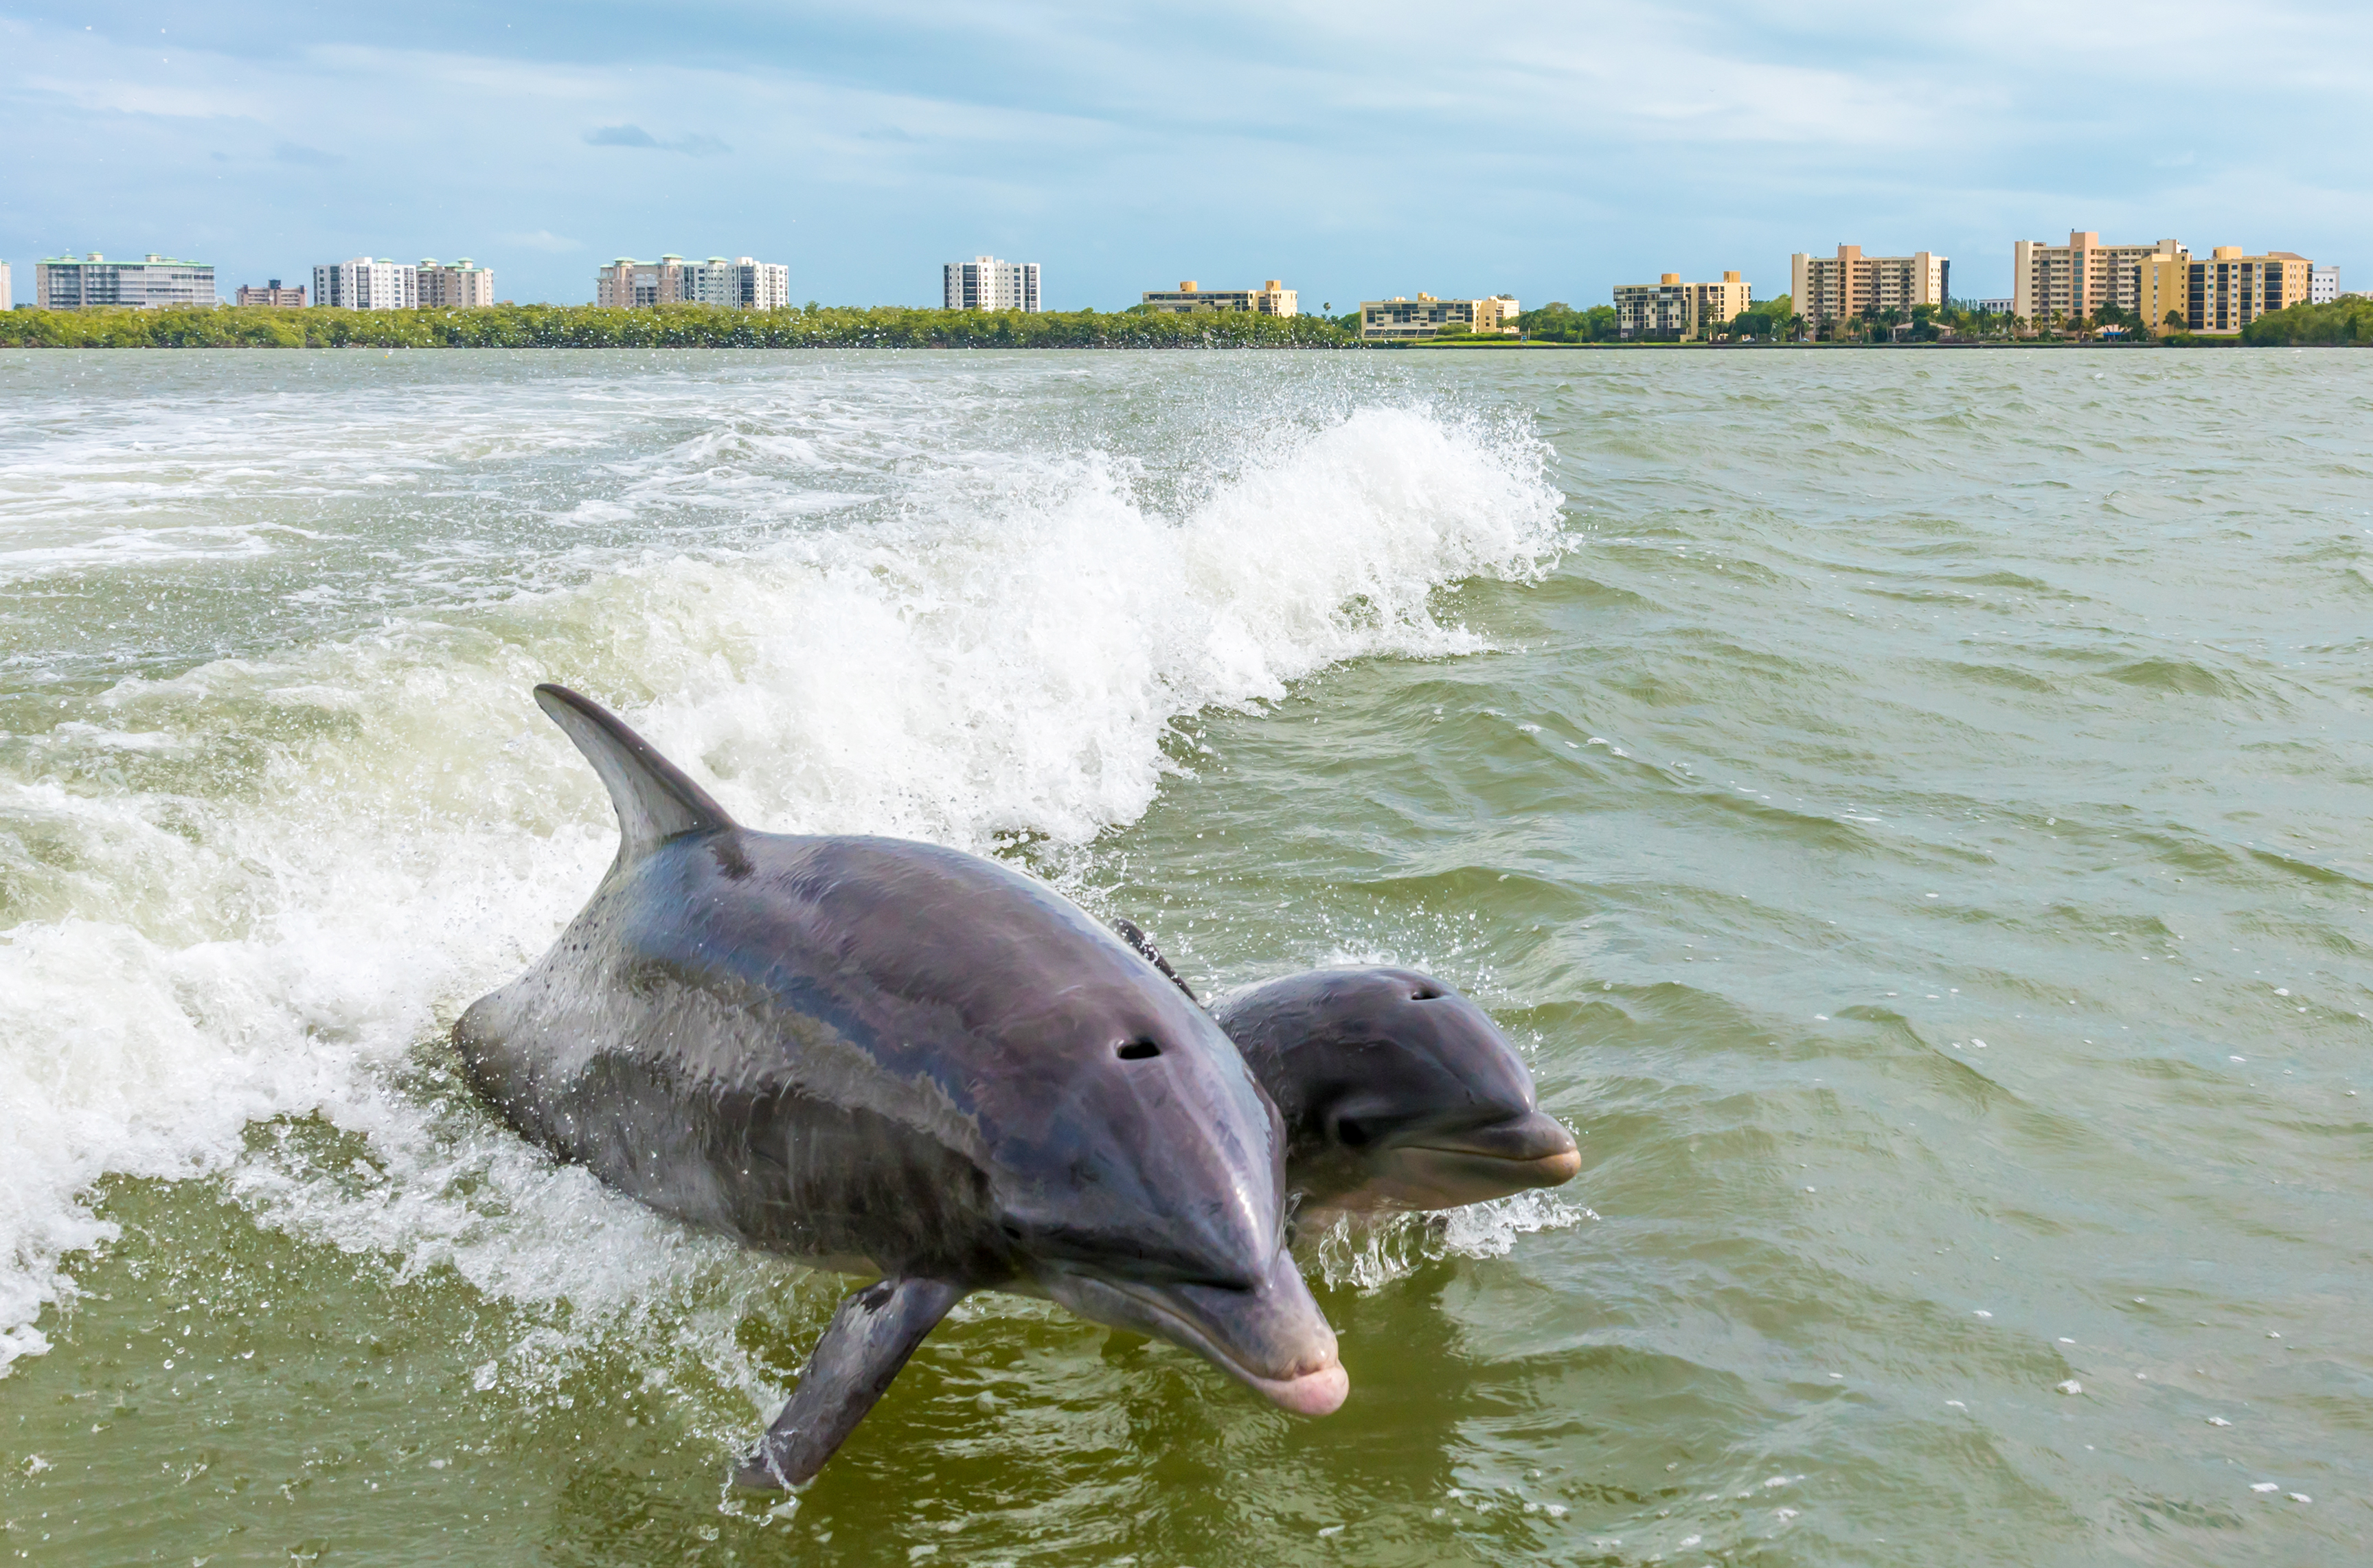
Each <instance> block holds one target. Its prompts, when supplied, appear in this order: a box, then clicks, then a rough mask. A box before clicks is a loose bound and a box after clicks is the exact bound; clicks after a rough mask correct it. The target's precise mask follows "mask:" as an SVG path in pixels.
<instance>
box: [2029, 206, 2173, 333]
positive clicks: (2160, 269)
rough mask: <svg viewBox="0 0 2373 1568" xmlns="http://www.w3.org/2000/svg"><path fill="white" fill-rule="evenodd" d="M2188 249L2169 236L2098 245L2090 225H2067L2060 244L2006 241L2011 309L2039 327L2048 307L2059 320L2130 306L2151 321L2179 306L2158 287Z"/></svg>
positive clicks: (2049, 316) (2046, 318)
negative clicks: (2065, 236)
mask: <svg viewBox="0 0 2373 1568" xmlns="http://www.w3.org/2000/svg"><path fill="white" fill-rule="evenodd" d="M2191 255H2192V252H2189V251H2187V250H2185V249H2184V248H2183V246H2182V245H2181V244H2180V243H2178V242H2177V241H2175V240H2156V241H2154V242H2152V243H2151V244H2148V245H2104V244H2102V243H2101V237H2100V235H2099V234H2098V233H2096V232H2094V231H2093V230H2091V229H2084V228H2072V229H2070V230H2069V231H2068V243H2067V244H2065V245H2047V244H2045V243H2044V242H2043V241H2042V240H2016V241H2014V242H2013V243H2012V245H2011V274H2010V278H2011V313H2012V314H2013V315H2016V316H2020V317H2024V318H2025V319H2026V320H2027V321H2028V322H2032V323H2034V324H2035V325H2037V326H2041V325H2043V324H2044V323H2046V322H2050V321H2051V320H2052V313H2053V312H2054V311H2057V312H2059V314H2060V316H2061V317H2062V319H2063V320H2066V321H2075V320H2077V319H2078V318H2079V317H2084V318H2087V319H2089V318H2091V317H2092V316H2094V315H2095V314H2096V313H2097V312H2098V311H2099V310H2100V309H2101V308H2102V307H2103V306H2105V305H2115V306H2117V307H2118V308H2119V309H2120V310H2133V311H2135V312H2137V313H2139V314H2142V315H2144V316H2146V317H2148V318H2149V319H2150V320H2151V321H2153V322H2157V321H2159V320H2161V319H2162V318H2163V317H2164V316H2165V315H2166V313H2167V311H2168V310H2170V309H2178V308H2180V307H2179V305H2178V302H2177V300H2176V299H2175V298H2174V297H2173V295H2172V293H2171V292H2170V291H2169V290H2168V289H2167V288H2165V287H2161V286H2160V283H2159V280H2160V279H2161V278H2162V277H2172V276H2174V275H2176V274H2175V271H2174V270H2171V269H2174V268H2176V267H2177V265H2178V263H2185V262H2188V261H2189V260H2190V258H2191Z"/></svg>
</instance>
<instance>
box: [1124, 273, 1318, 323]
mask: <svg viewBox="0 0 2373 1568" xmlns="http://www.w3.org/2000/svg"><path fill="white" fill-rule="evenodd" d="M1298 298H1299V297H1298V296H1297V295H1296V293H1295V291H1294V290H1292V289H1291V288H1288V287H1286V286H1285V285H1284V284H1283V283H1281V282H1280V281H1279V280H1278V279H1276V278H1270V279H1269V280H1268V282H1266V283H1264V284H1262V285H1261V286H1260V287H1258V288H1204V287H1200V286H1199V285H1198V284H1197V283H1196V282H1195V281H1194V280H1193V279H1192V278H1189V279H1187V280H1186V282H1184V283H1182V284H1180V285H1179V286H1178V287H1176V288H1149V289H1147V290H1146V291H1145V294H1144V302H1145V303H1146V304H1148V305H1151V306H1152V307H1153V308H1154V309H1155V310H1168V311H1171V312H1174V313H1176V314H1181V315H1183V314H1185V313H1186V312H1187V311H1190V310H1253V311H1257V312H1258V313H1259V314H1261V315H1264V316H1293V315H1299V314H1300V313H1301V307H1300V305H1299V304H1298V303H1297V300H1298Z"/></svg>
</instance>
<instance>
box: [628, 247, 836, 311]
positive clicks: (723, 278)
mask: <svg viewBox="0 0 2373 1568" xmlns="http://www.w3.org/2000/svg"><path fill="white" fill-rule="evenodd" d="M593 302H594V303H595V304H597V305H609V306H614V307H616V308H619V309H623V310H632V309H636V308H638V307H644V306H651V305H721V306H724V307H725V308H726V309H728V310H784V309H786V308H788V307H789V304H790V302H791V269H790V268H789V266H787V265H785V264H784V263H780V262H761V261H756V260H754V259H752V258H751V257H748V256H739V257H736V258H734V259H732V260H731V261H729V260H727V259H726V258H725V257H723V256H711V257H709V258H708V259H707V261H705V262H687V261H685V260H684V258H683V257H682V256H679V255H677V254H676V253H675V252H672V251H670V252H667V253H665V254H664V255H662V256H660V259H659V260H658V261H656V262H638V261H636V260H635V259H634V258H633V257H631V256H620V257H618V258H617V259H616V260H614V261H613V262H612V263H610V264H609V265H608V266H606V267H603V268H602V270H601V272H599V273H598V274H596V275H594V279H593Z"/></svg>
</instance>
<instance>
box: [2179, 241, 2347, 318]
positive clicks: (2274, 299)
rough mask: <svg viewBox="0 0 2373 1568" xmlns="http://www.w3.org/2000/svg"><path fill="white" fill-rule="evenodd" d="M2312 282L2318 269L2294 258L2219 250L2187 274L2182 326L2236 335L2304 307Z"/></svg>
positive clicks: (2234, 248) (2227, 248)
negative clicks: (2261, 320)
mask: <svg viewBox="0 0 2373 1568" xmlns="http://www.w3.org/2000/svg"><path fill="white" fill-rule="evenodd" d="M2314 277H2315V263H2313V262H2311V261H2309V260H2308V259H2307V258H2306V257H2305V256H2302V255H2299V254H2297V252H2291V251H2269V252H2266V253H2265V254H2264V255H2262V256H2245V255H2243V254H2242V253H2241V247H2240V246H2239V245H2219V246H2217V247H2216V249H2215V250H2214V251H2211V252H2209V253H2208V259H2207V260H2206V261H2203V262H2192V263H2190V264H2189V265H2187V266H2186V267H2185V268H2184V290H2185V291H2184V302H2183V319H2184V325H2186V326H2187V327H2189V328H2191V329H2192V331H2193V332H2196V333H2227V334H2230V333H2238V332H2239V331H2240V330H2241V329H2242V328H2243V327H2246V326H2248V325H2249V324H2250V322H2254V321H2256V320H2257V319H2258V318H2259V317H2260V316H2262V315H2265V314H2266V313H2267V312H2268V311H2271V310H2283V309H2285V307H2287V306H2292V305H2298V304H2303V303H2305V302H2306V301H2307V299H2308V298H2309V288H2310V287H2312V286H2313V282H2314ZM2162 319H2163V318H2162Z"/></svg>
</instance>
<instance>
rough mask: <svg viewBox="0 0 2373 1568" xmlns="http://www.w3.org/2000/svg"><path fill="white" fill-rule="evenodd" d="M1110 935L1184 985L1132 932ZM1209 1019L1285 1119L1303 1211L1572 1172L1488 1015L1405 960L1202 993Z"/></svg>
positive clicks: (1322, 1213)
mask: <svg viewBox="0 0 2373 1568" xmlns="http://www.w3.org/2000/svg"><path fill="white" fill-rule="evenodd" d="M1113 927H1114V929H1115V930H1116V931H1118V932H1119V933H1120V936H1121V940H1122V941H1124V942H1128V945H1129V946H1131V947H1133V948H1135V949H1136V950H1137V952H1138V954H1140V956H1141V957H1143V958H1144V959H1145V960H1146V962H1147V963H1149V964H1151V965H1152V966H1153V967H1154V969H1155V970H1156V971H1157V972H1159V973H1160V974H1161V975H1162V976H1163V977H1165V978H1167V979H1168V980H1169V981H1170V982H1171V983H1172V984H1174V985H1175V986H1176V987H1177V988H1178V989H1180V990H1181V991H1184V992H1185V993H1186V995H1187V996H1188V997H1190V998H1191V997H1192V996H1193V995H1194V994H1195V993H1194V991H1193V990H1192V989H1189V988H1188V986H1187V984H1186V981H1185V980H1183V979H1181V978H1179V976H1178V972H1177V971H1176V970H1175V969H1174V968H1172V967H1171V965H1170V962H1169V960H1167V959H1166V958H1164V957H1163V955H1162V954H1161V952H1160V951H1159V950H1158V949H1156V948H1155V947H1154V945H1153V943H1152V942H1151V940H1149V939H1148V938H1147V936H1146V934H1145V933H1144V931H1142V930H1140V929H1139V928H1138V927H1137V926H1136V925H1135V924H1133V923H1132V922H1130V921H1128V920H1116V921H1114V922H1113ZM1210 1013H1211V1016H1212V1018H1213V1019H1214V1020H1215V1021H1217V1022H1218V1024H1219V1025H1220V1027H1221V1028H1222V1029H1223V1030H1225V1031H1226V1032H1227V1035H1228V1038H1229V1039H1231V1040H1232V1041H1233V1042H1234V1043H1235V1046H1236V1048H1237V1049H1238V1050H1240V1051H1242V1052H1243V1053H1244V1057H1245V1064H1246V1065H1247V1066H1249V1067H1250V1068H1251V1069H1252V1072H1253V1076H1254V1077H1255V1078H1257V1080H1259V1082H1260V1085H1261V1087H1262V1088H1263V1089H1264V1090H1266V1091H1267V1092H1268V1097H1269V1099H1270V1100H1271V1101H1273V1102H1274V1103H1275V1104H1276V1106H1277V1108H1278V1110H1279V1112H1280V1115H1282V1116H1283V1117H1284V1119H1285V1127H1286V1150H1285V1177H1286V1186H1287V1187H1288V1188H1289V1189H1291V1190H1292V1193H1293V1195H1294V1197H1295V1199H1296V1200H1297V1201H1298V1204H1299V1206H1300V1207H1299V1209H1298V1211H1297V1212H1298V1215H1299V1217H1300V1218H1302V1219H1303V1220H1304V1221H1306V1222H1307V1221H1320V1222H1323V1221H1324V1219H1326V1218H1327V1216H1328V1215H1330V1214H1332V1213H1373V1212H1376V1211H1390V1210H1410V1209H1455V1208H1458V1207H1460V1206H1461V1205H1464V1204H1468V1203H1480V1202H1482V1201H1483V1200H1485V1199H1491V1198H1504V1197H1506V1196H1507V1195H1508V1194H1510V1193H1513V1192H1522V1191H1525V1190H1526V1189H1528V1188H1544V1187H1558V1186H1561V1185H1562V1184H1564V1183H1565V1182H1568V1181H1571V1180H1572V1179H1573V1177H1574V1176H1575V1174H1576V1173H1578V1172H1579V1171H1580V1170H1581V1169H1582V1153H1581V1150H1580V1148H1579V1147H1578V1146H1577V1145H1576V1144H1575V1142H1574V1138H1573V1134H1572V1133H1571V1132H1569V1131H1567V1130H1566V1129H1565V1128H1564V1127H1563V1126H1562V1125H1561V1124H1560V1123H1559V1122H1558V1121H1557V1120H1556V1118H1554V1117H1549V1116H1548V1115H1546V1114H1544V1113H1543V1112H1542V1111H1541V1110H1540V1108H1539V1106H1538V1103H1537V1099H1536V1097H1535V1091H1534V1087H1533V1075H1532V1073H1531V1072H1530V1071H1527V1070H1526V1068H1525V1062H1524V1059H1523V1058H1522V1057H1519V1056H1518V1055H1517V1054H1516V1048H1515V1047H1514V1045H1512V1044H1510V1043H1509V1040H1508V1036H1506V1035H1504V1034H1502V1033H1501V1031H1500V1026H1499V1025H1498V1024H1494V1023H1492V1022H1491V1019H1490V1014H1488V1013H1486V1012H1484V1011H1483V1010H1482V1009H1481V1008H1479V1007H1478V1006H1476V1005H1475V1004H1474V1003H1473V1002H1472V1001H1470V1000H1467V998H1466V997H1463V996H1461V995H1459V994H1458V992H1456V991H1455V990H1453V989H1451V988H1450V987H1448V986H1446V985H1444V984H1443V983H1442V982H1441V981H1440V980H1437V979H1435V978H1433V977H1432V976H1429V975H1423V974H1420V973H1419V972H1418V971H1416V970H1414V969H1397V968H1353V969H1314V970H1310V971H1308V972H1306V973H1304V974H1299V975H1288V976H1286V977H1284V978H1282V979H1277V980H1271V981H1268V983H1267V984H1264V985H1257V986H1252V987H1248V988H1246V989H1242V990H1237V991H1232V992H1230V993H1228V994H1227V995H1225V996H1222V997H1219V998H1217V999H1215V1000H1213V1001H1212V1002H1211V1004H1210Z"/></svg>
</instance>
